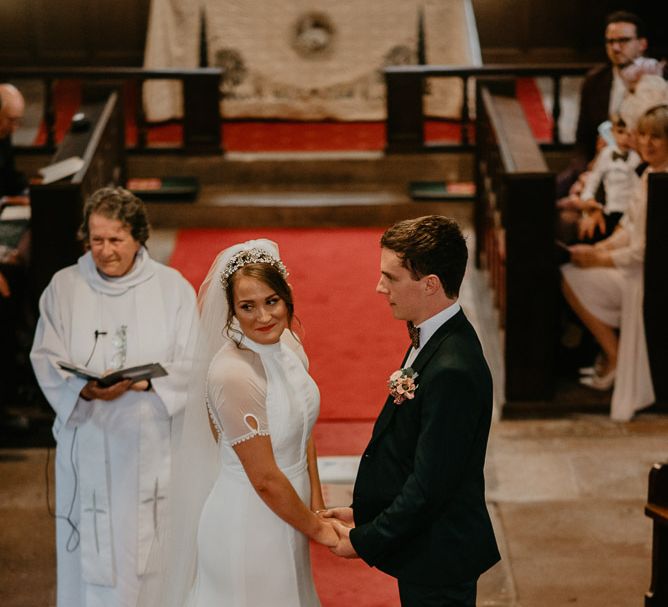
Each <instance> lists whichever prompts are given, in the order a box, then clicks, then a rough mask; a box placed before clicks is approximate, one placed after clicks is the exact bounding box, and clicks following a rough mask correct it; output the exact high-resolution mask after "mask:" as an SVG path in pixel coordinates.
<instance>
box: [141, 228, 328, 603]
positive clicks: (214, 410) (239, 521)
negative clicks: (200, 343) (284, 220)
mask: <svg viewBox="0 0 668 607" xmlns="http://www.w3.org/2000/svg"><path fill="white" fill-rule="evenodd" d="M286 276H287V272H286V270H285V267H284V265H283V264H282V262H281V261H280V259H279V256H278V249H277V247H276V245H275V244H274V243H272V242H270V241H267V240H255V241H249V242H247V243H243V244H241V245H235V246H234V247H231V248H230V249H227V250H225V251H223V253H221V254H220V255H219V256H218V258H217V260H216V262H215V263H214V265H213V267H212V269H211V271H210V272H209V276H208V278H207V279H206V280H205V282H204V284H203V286H202V289H201V290H200V295H199V302H200V306H201V314H202V334H203V335H206V336H208V343H207V344H205V345H204V347H203V351H205V352H206V354H205V355H204V356H202V359H201V360H200V361H199V364H200V366H201V367H202V368H206V369H207V371H206V373H205V376H203V377H202V383H203V385H204V386H205V389H204V393H203V394H202V393H198V391H197V390H196V389H195V390H194V392H195V398H194V402H193V400H192V399H191V402H189V404H188V409H187V413H186V428H185V429H184V437H183V446H182V449H181V453H180V455H179V460H180V462H181V466H182V470H181V474H180V475H179V476H180V479H181V483H179V484H178V485H177V486H175V488H174V490H175V492H179V493H178V494H176V495H174V498H175V499H176V500H180V501H181V502H182V506H183V508H182V509H181V510H180V511H177V513H176V517H175V525H176V528H177V529H176V532H177V536H175V538H174V539H175V541H174V543H173V545H172V546H171V548H170V547H168V552H171V554H168V555H167V559H168V564H167V566H166V569H164V570H163V576H164V577H163V580H164V583H162V582H161V583H160V584H159V585H160V586H161V587H162V590H163V595H162V596H161V597H160V598H159V600H158V601H153V602H152V603H147V602H145V601H144V602H140V605H146V604H156V605H157V604H159V605H160V606H161V607H164V606H165V605H175V606H178V607H182V606H183V605H187V606H188V607H214V606H215V607H218V606H231V607H263V606H267V607H269V606H271V607H281V606H284V607H311V606H313V607H316V606H318V605H319V604H320V603H319V600H318V596H317V594H316V591H315V586H314V584H313V578H312V575H311V566H310V557H309V544H308V541H309V538H310V539H313V540H314V541H316V542H319V543H322V544H325V545H329V546H332V545H334V544H335V543H336V541H337V535H336V532H335V531H334V529H333V528H332V526H331V525H330V522H329V521H328V520H325V519H323V518H321V517H319V516H318V511H319V510H322V509H324V503H323V498H322V492H321V487H320V480H319V478H318V473H317V466H316V452H315V446H314V443H313V439H312V437H311V431H312V429H313V425H314V424H315V421H316V419H317V416H318V412H319V393H318V389H317V386H316V385H315V382H314V381H313V380H312V379H311V377H310V376H309V374H308V372H307V369H306V367H307V360H306V356H305V354H304V350H303V348H302V346H301V344H300V342H299V341H298V339H297V338H296V337H295V336H294V335H293V333H292V329H291V327H292V320H293V315H294V307H293V301H292V293H291V290H290V287H289V285H288V283H287V281H286ZM198 381H199V380H198ZM198 400H199V403H197V401H198ZM205 402H206V406H205ZM207 412H208V422H210V424H211V428H209V423H208V422H207ZM214 438H215V440H214ZM215 441H217V443H218V444H217V447H216V448H215V449H211V448H210V447H211V446H212V445H215ZM202 446H204V448H201V447H202ZM207 458H208V459H209V460H211V461H207ZM212 462H215V463H216V465H215V469H211V466H210V464H211V463H212ZM207 476H208V477H209V478H210V481H209V482H204V483H203V482H202V478H203V477H207ZM193 485H194V487H193ZM198 502H199V503H198ZM196 519H197V521H196ZM195 521H196V525H194V524H193V523H194V522H195ZM193 536H196V541H194V542H193V541H192V537H193ZM165 572H166V575H165ZM179 578H180V579H179ZM165 589H166V591H165Z"/></svg>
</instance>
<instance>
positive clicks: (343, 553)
mask: <svg viewBox="0 0 668 607" xmlns="http://www.w3.org/2000/svg"><path fill="white" fill-rule="evenodd" d="M318 516H319V517H321V518H324V519H328V522H329V523H330V524H331V526H332V528H333V529H334V531H335V532H336V535H337V538H338V539H337V541H336V543H335V544H333V545H330V546H329V549H330V551H331V552H332V553H334V554H336V556H340V557H343V558H347V559H354V558H358V555H357V552H355V549H354V548H353V545H352V544H351V543H350V530H351V529H352V528H353V527H355V522H354V520H353V509H352V508H330V509H329V510H323V511H321V512H318Z"/></svg>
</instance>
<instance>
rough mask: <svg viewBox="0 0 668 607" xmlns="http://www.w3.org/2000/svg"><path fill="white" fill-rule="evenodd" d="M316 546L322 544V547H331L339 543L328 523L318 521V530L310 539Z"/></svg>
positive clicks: (330, 524) (336, 535)
mask: <svg viewBox="0 0 668 607" xmlns="http://www.w3.org/2000/svg"><path fill="white" fill-rule="evenodd" d="M312 539H313V540H314V541H316V542H318V544H323V545H324V546H328V547H330V548H331V547H333V546H336V544H337V543H338V541H339V536H338V534H337V533H336V531H335V530H334V527H333V526H332V523H331V522H330V521H323V520H320V525H319V526H318V530H317V531H316V533H315V535H314V536H313V538H312Z"/></svg>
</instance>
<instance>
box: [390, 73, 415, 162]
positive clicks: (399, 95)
mask: <svg viewBox="0 0 668 607" xmlns="http://www.w3.org/2000/svg"><path fill="white" fill-rule="evenodd" d="M385 84H386V91H387V92H386V104H387V119H386V125H387V135H386V137H387V144H386V147H385V151H386V152H388V153H391V152H417V151H421V150H422V148H423V147H424V114H423V107H422V74H421V73H420V72H415V71H401V68H395V69H392V68H389V69H387V70H385Z"/></svg>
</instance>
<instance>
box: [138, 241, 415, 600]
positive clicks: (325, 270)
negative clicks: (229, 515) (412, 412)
mask: <svg viewBox="0 0 668 607" xmlns="http://www.w3.org/2000/svg"><path fill="white" fill-rule="evenodd" d="M381 233H382V230H381V229H378V228H368V229H367V228H362V229H329V230H328V229H313V230H302V229H258V230H182V231H180V232H179V234H178V237H177V241H176V246H175V248H174V252H173V254H172V258H171V261H170V263H171V265H172V266H173V267H175V268H177V269H178V270H180V271H181V272H182V273H183V275H184V276H185V277H186V278H187V279H188V280H189V281H190V282H191V283H192V284H193V285H194V286H195V287H196V288H197V287H198V286H199V284H200V283H201V282H202V280H203V279H204V276H205V275H206V272H207V270H208V268H209V266H210V265H211V262H212V261H213V259H214V257H215V255H216V254H217V253H218V252H219V251H221V250H222V249H224V248H226V247H228V246H230V245H232V244H234V243H236V242H241V241H244V240H249V239H251V238H258V237H266V238H270V239H272V240H274V241H276V242H277V243H278V244H279V246H280V250H281V257H282V258H283V261H284V262H285V264H286V266H287V267H288V271H289V272H290V276H289V281H290V284H291V285H292V287H293V290H294V293H295V309H296V312H297V315H298V316H299V318H300V319H301V321H302V323H303V326H304V329H305V335H304V345H305V348H306V351H307V353H308V355H309V358H310V361H311V373H312V375H313V377H314V378H315V380H316V381H317V383H318V385H319V387H320V391H321V397H322V408H321V414H320V421H319V422H318V424H317V425H316V430H315V437H316V443H317V445H318V451H319V453H320V454H321V455H349V454H359V453H361V452H362V450H363V449H364V447H365V446H366V443H367V441H368V439H369V436H370V435H371V427H372V422H371V420H372V419H374V418H375V417H376V415H377V413H378V411H379V409H380V407H381V406H382V404H383V402H384V401H385V396H386V394H387V391H386V390H387V389H386V386H385V378H386V377H387V376H388V375H389V374H390V372H391V371H393V370H395V369H396V368H397V367H398V365H399V364H400V363H401V357H402V355H403V353H404V349H405V348H407V347H408V344H407V337H406V334H405V331H404V329H403V327H402V324H401V323H400V322H397V321H395V320H394V319H393V318H392V316H391V314H390V311H389V309H388V306H387V304H386V302H385V300H384V298H383V297H382V296H381V295H378V294H377V293H375V292H374V288H375V285H376V282H377V280H378V276H379V274H378V266H379V244H378V240H379V237H380V234H381ZM149 245H150V243H149ZM221 320H222V319H221ZM367 420H368V421H367ZM311 557H312V564H313V572H314V577H315V581H316V586H317V588H318V594H319V595H320V600H321V602H322V605H323V607H398V605H399V599H398V593H397V589H396V581H395V580H394V579H393V578H391V577H389V576H387V575H385V574H383V573H381V572H379V571H378V570H376V569H372V568H370V567H368V566H367V565H366V564H365V563H363V562H362V561H360V560H357V559H355V560H344V559H339V558H338V557H335V556H334V555H332V554H331V553H330V552H329V550H327V549H326V548H323V547H322V546H318V545H313V544H312V546H311Z"/></svg>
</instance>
